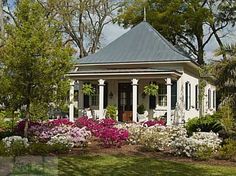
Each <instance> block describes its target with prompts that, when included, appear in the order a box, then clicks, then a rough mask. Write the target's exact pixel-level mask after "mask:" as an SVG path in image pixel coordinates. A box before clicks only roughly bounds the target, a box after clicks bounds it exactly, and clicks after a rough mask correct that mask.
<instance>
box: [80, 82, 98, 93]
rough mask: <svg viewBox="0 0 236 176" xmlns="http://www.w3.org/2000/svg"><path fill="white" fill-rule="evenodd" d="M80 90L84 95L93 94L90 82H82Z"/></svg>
mask: <svg viewBox="0 0 236 176" xmlns="http://www.w3.org/2000/svg"><path fill="white" fill-rule="evenodd" d="M82 92H83V94H84V95H94V93H95V90H94V88H93V86H92V84H83V87H82Z"/></svg>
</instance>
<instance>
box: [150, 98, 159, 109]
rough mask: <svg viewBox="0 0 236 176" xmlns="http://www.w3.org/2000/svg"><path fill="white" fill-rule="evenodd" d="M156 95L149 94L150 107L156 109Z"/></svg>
mask: <svg viewBox="0 0 236 176" xmlns="http://www.w3.org/2000/svg"><path fill="white" fill-rule="evenodd" d="M156 104H157V103H156V97H155V96H149V109H155V108H156Z"/></svg>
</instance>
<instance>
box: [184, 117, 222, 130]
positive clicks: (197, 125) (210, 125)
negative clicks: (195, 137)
mask: <svg viewBox="0 0 236 176" xmlns="http://www.w3.org/2000/svg"><path fill="white" fill-rule="evenodd" d="M185 126H186V129H187V131H188V134H189V135H191V134H192V133H193V132H197V131H202V132H210V131H213V132H215V133H217V132H219V131H220V130H222V129H223V127H222V125H221V123H220V121H219V119H218V118H217V115H206V116H205V117H194V118H192V119H190V120H189V121H188V122H187V123H186V125H185Z"/></svg>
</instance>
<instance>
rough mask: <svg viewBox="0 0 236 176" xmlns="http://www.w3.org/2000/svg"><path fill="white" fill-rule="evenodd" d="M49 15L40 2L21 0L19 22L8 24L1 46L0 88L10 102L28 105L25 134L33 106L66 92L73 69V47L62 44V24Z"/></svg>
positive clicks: (53, 99)
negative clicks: (68, 76)
mask: <svg viewBox="0 0 236 176" xmlns="http://www.w3.org/2000/svg"><path fill="white" fill-rule="evenodd" d="M46 14H47V13H46V11H45V9H44V8H43V7H42V6H41V5H40V4H39V3H38V2H37V1H32V0H21V1H20V2H19V4H18V5H17V7H16V10H15V13H14V16H15V20H16V21H15V22H16V24H10V25H7V26H6V32H7V34H8V36H7V39H6V42H5V45H4V46H3V47H2V48H1V49H0V62H1V65H2V66H3V67H2V70H1V71H2V75H1V76H0V79H1V80H4V81H5V82H7V85H0V86H1V88H0V89H1V90H2V91H1V92H3V93H4V94H5V95H4V96H5V97H6V99H8V100H7V101H8V102H12V101H14V100H15V101H17V103H14V105H15V104H18V105H19V106H21V107H22V106H23V107H25V112H26V114H25V119H26V125H25V131H24V132H25V136H26V135H27V129H28V121H29V120H30V119H31V118H32V116H31V114H32V110H33V107H35V106H40V107H42V106H43V107H45V108H46V107H48V106H49V104H50V103H52V102H56V103H57V100H58V97H59V96H62V94H63V95H65V96H66V93H67V92H63V91H64V88H65V85H68V81H67V80H66V79H65V78H64V75H65V74H66V73H67V72H68V71H69V70H70V68H71V54H72V49H71V48H70V47H69V46H64V45H63V42H62V35H61V33H59V32H58V31H59V29H60V28H59V27H60V26H58V24H57V23H56V22H55V21H54V20H53V19H51V18H48V17H47V16H46ZM3 90H4V91H3ZM9 99H10V100H9ZM9 105H11V103H9Z"/></svg>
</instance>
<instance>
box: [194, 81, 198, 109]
mask: <svg viewBox="0 0 236 176" xmlns="http://www.w3.org/2000/svg"><path fill="white" fill-rule="evenodd" d="M195 109H199V87H198V85H196V86H195Z"/></svg>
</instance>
